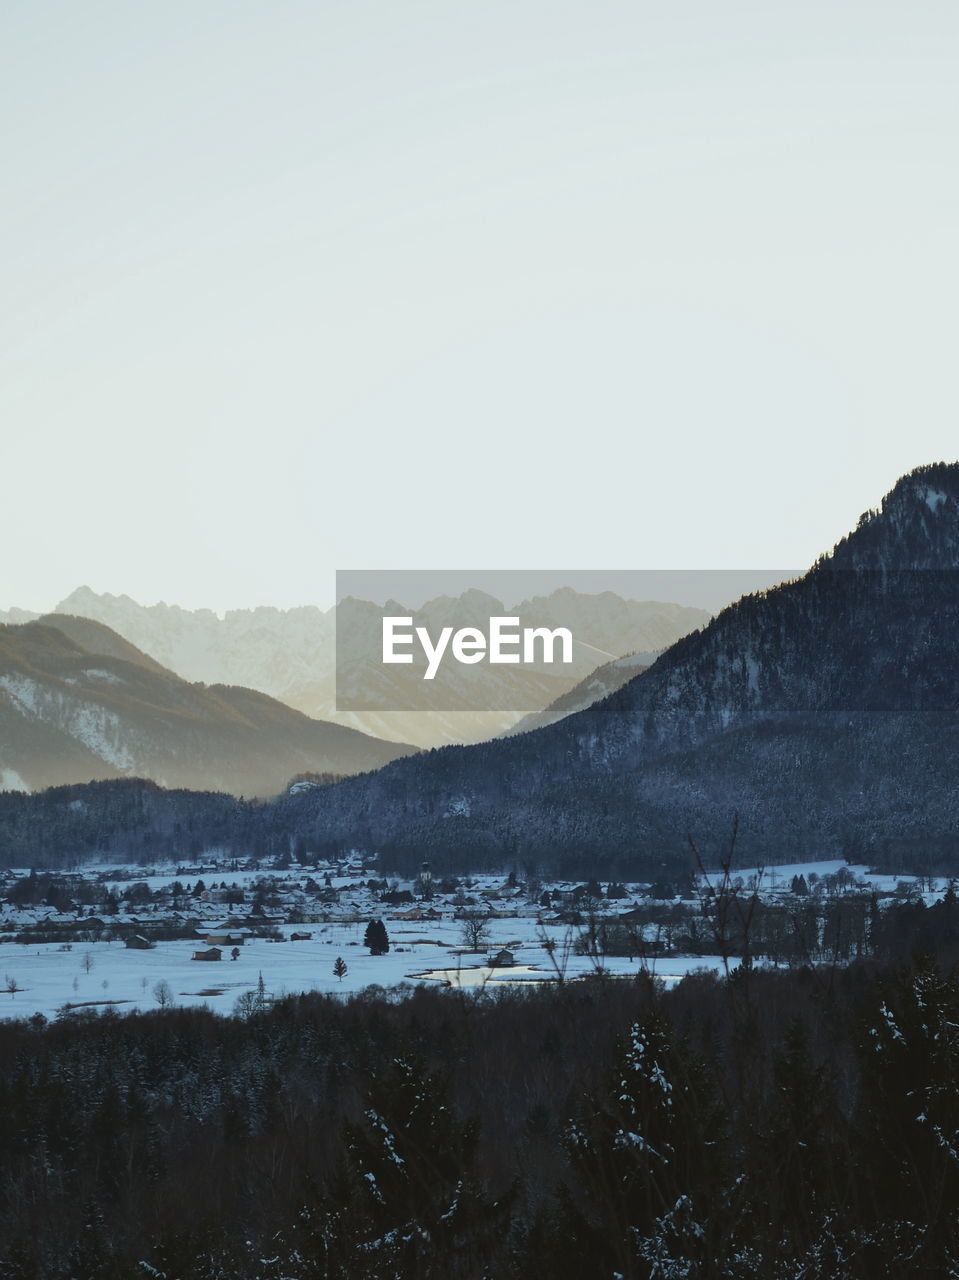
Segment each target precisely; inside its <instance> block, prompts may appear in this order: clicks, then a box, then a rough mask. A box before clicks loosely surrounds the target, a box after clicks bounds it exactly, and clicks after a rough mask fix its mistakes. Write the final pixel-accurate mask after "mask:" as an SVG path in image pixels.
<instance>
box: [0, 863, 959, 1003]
mask: <svg viewBox="0 0 959 1280" xmlns="http://www.w3.org/2000/svg"><path fill="white" fill-rule="evenodd" d="M951 893H952V890H951V888H950V887H949V885H948V883H947V882H946V881H945V880H942V879H937V878H934V877H915V876H912V877H897V876H891V875H876V874H871V873H869V872H868V870H867V868H866V867H851V866H847V865H846V864H845V863H843V862H842V861H838V860H832V861H822V862H817V863H808V864H798V865H794V866H787V867H783V866H779V867H771V868H767V869H761V868H754V869H752V870H748V871H736V872H730V871H728V870H727V871H726V872H723V871H716V872H714V873H703V874H698V875H690V876H688V877H686V879H685V882H683V883H665V882H663V883H658V884H653V885H650V884H638V883H626V884H623V883H616V882H608V883H602V884H601V883H599V882H598V881H595V880H588V881H584V882H570V881H553V880H545V879H540V878H539V877H537V876H535V875H526V876H523V875H520V874H518V873H517V872H516V871H511V872H508V873H506V874H502V873H500V874H495V875H494V874H482V875H476V876H465V877H455V876H436V875H434V873H433V871H432V868H431V866H430V864H429V862H424V863H423V864H422V867H421V870H420V872H419V874H418V875H417V876H416V877H415V878H413V879H408V880H399V879H396V878H393V877H383V876H382V875H380V874H379V869H378V860H377V858H376V857H375V856H374V857H370V856H360V855H359V854H355V855H352V856H348V857H345V858H341V859H339V860H336V861H325V860H321V859H313V860H311V859H309V858H307V859H306V861H305V862H299V861H296V860H294V859H293V858H292V857H289V858H286V857H285V858H283V859H279V860H277V862H276V863H272V864H271V863H270V861H269V860H266V861H262V860H261V861H255V860H249V861H243V860H240V859H236V858H232V857H230V858H225V857H217V856H208V857H207V858H206V859H202V860H199V861H197V863H196V864H195V865H176V866H158V867H149V868H144V867H122V866H105V865H96V864H91V865H87V866H83V867H81V868H78V869H76V870H74V871H71V872H59V871H58V872H55V873H54V872H50V873H47V872H43V871H38V870H31V871H26V870H20V871H17V870H9V871H5V872H2V873H0V1017H6V1018H10V1017H15V1018H24V1017H37V1016H41V1017H45V1018H52V1017H61V1018H62V1017H68V1016H71V1015H76V1014H77V1013H79V1012H81V1011H84V1010H90V1011H98V1012H105V1011H109V1010H115V1011H116V1012H118V1013H122V1012H130V1011H133V1010H135V1009H141V1010H142V1009H149V1008H156V1007H158V1006H159V1007H167V1006H170V1005H174V1004H176V1005H190V1004H194V1005H195V1004H201V1005H206V1006H208V1007H210V1008H211V1009H213V1010H214V1011H216V1012H218V1013H222V1014H230V1013H240V1014H244V1013H247V1014H248V1013H249V1012H250V1011H251V1009H253V1008H256V1007H263V1006H265V1005H266V1004H267V1003H270V1002H272V1001H273V1000H275V999H276V998H279V997H281V996H286V995H294V994H298V993H300V992H307V991H320V992H327V993H330V994H335V995H336V994H339V995H347V994H351V993H356V992H360V991H363V990H366V989H370V988H372V989H374V990H375V991H381V990H383V989H391V990H394V991H396V992H397V993H398V994H401V993H402V992H403V991H404V990H411V989H412V986H413V984H417V983H422V982H426V983H430V984H440V985H443V986H449V987H468V988H476V989H490V990H495V989H497V988H500V987H502V985H503V984H507V983H516V982H554V981H562V980H566V979H569V980H573V979H577V978H584V977H588V976H590V975H593V976H596V975H599V976H601V977H627V976H630V975H633V976H635V975H637V974H640V973H643V972H645V973H648V974H650V975H651V976H653V977H655V978H658V979H660V980H662V981H663V982H664V983H667V984H673V983H675V982H678V981H680V980H681V979H682V977H683V976H684V975H685V974H687V973H689V972H691V971H695V970H703V969H708V970H713V971H715V972H721V971H724V970H725V971H727V972H728V971H729V970H730V969H731V968H734V967H735V966H737V965H739V964H742V963H746V964H752V963H757V964H774V965H789V964H791V965H796V964H803V963H820V964H822V963H833V964H834V963H845V962H848V961H849V960H851V959H854V958H861V957H862V956H863V955H864V954H867V953H869V951H870V950H871V949H873V948H874V946H875V944H876V940H877V937H878V936H879V934H880V933H881V931H882V920H883V909H884V907H885V906H887V905H889V904H892V903H895V904H903V903H905V902H910V901H912V902H917V903H919V904H920V905H922V904H932V903H935V902H937V901H939V900H941V899H942V898H943V895H944V894H951Z"/></svg>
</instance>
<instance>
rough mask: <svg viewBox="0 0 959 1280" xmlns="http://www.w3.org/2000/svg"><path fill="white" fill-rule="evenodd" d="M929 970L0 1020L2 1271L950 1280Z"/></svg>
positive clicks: (951, 1057)
mask: <svg viewBox="0 0 959 1280" xmlns="http://www.w3.org/2000/svg"><path fill="white" fill-rule="evenodd" d="M957 1027H959V982H957V979H956V976H955V974H954V973H952V972H944V971H943V969H942V968H941V967H940V966H938V965H937V964H936V963H935V962H934V961H933V960H931V959H928V958H926V959H918V958H917V959H915V960H912V961H910V962H909V963H908V964H906V965H903V966H900V967H898V968H884V967H879V966H876V965H875V964H874V963H872V962H868V963H859V964H854V965H852V966H850V967H846V968H840V967H835V968H831V969H828V970H814V969H809V968H802V969H795V970H790V971H780V972H774V971H762V970H758V969H749V968H740V969H737V970H735V971H734V972H733V974H732V976H731V977H730V978H729V979H727V980H720V979H717V978H715V977H713V976H711V975H708V974H705V973H699V974H693V975H692V976H690V977H689V978H687V979H686V980H685V981H684V982H682V983H681V984H679V985H678V986H677V987H675V988H674V989H672V990H669V991H665V990H663V989H662V987H661V986H660V985H658V984H657V983H655V982H654V981H651V980H648V979H642V980H639V981H632V980H631V981H614V980H609V979H602V978H600V977H597V978H594V979H591V980H589V981H585V982H576V983H569V984H559V985H556V986H554V987H551V988H544V989H538V990H531V989H528V988H526V989H514V990H506V991H501V992H498V993H497V994H496V996H495V997H494V996H492V995H484V994H480V995H478V996H477V995H475V994H470V993H466V992H459V991H443V990H437V989H429V990H425V989H417V990H413V991H410V992H409V993H408V995H407V997H406V998H405V999H400V1000H397V999H396V998H394V997H391V996H388V995H387V993H385V992H382V991H380V990H378V989H375V988H374V989H371V990H370V991H368V992H367V993H365V994H364V995H361V996H357V997H354V998H352V999H351V1000H349V1001H346V1002H340V1001H338V1000H335V999H333V998H330V997H323V996H318V995H309V996H300V997H297V998H290V999H285V1000H282V1001H279V1002H277V1003H276V1004H275V1005H273V1007H272V1008H268V1009H266V1010H264V1011H262V1012H258V1013H255V1014H254V1015H253V1016H251V1017H249V1018H248V1019H246V1020H236V1019H220V1018H217V1017H215V1016H214V1015H213V1014H211V1013H209V1012H207V1011H205V1010H201V1009H177V1008H171V1009H166V1010H162V1011H157V1012H154V1013H150V1014H138V1015H131V1016H127V1017H119V1016H116V1015H100V1016H95V1015H92V1014H91V1015H89V1016H85V1017H84V1016H77V1015H71V1016H70V1017H66V1018H64V1019H61V1020H58V1021H56V1022H54V1023H51V1024H47V1025H43V1024H42V1019H40V1018H37V1019H34V1020H32V1021H31V1022H22V1023H5V1024H2V1025H0V1160H2V1163H0V1170H2V1172H0V1276H2V1277H3V1278H4V1280H28V1278H29V1280H41V1278H42V1280H67V1278H68V1277H70V1278H71V1280H88V1278H90V1280H92V1278H93V1277H102V1278H104V1280H127V1278H130V1280H132V1278H133V1277H134V1276H135V1277H137V1278H138V1280H140V1278H141V1277H143V1276H153V1277H163V1278H164V1280H178V1278H179V1280H307V1278H308V1277H309V1280H315V1278H317V1277H331V1278H332V1277H337V1278H338V1280H391V1278H392V1277H401V1278H403V1280H407V1278H410V1280H412V1278H413V1277H415V1278H416V1280H480V1277H491V1278H496V1280H499V1278H502V1280H510V1278H511V1277H513V1278H515V1280H527V1278H528V1277H530V1276H538V1275H548V1276H550V1277H555V1278H556V1280H566V1278H568V1280H584V1278H590V1277H597V1278H598V1277H614V1276H617V1275H618V1276H621V1277H623V1278H624V1280H637V1278H640V1277H642V1278H644V1280H645V1278H646V1277H650V1278H651V1277H653V1276H656V1277H664V1276H677V1277H678V1276H682V1277H704V1278H705V1277H736V1278H740V1277H741V1278H742V1280H746V1277H750V1278H753V1277H769V1278H770V1280H773V1278H774V1277H776V1278H779V1277H784V1276H798V1275H808V1276H826V1275H829V1276H840V1275H841V1276H843V1277H850V1278H856V1277H862V1278H863V1280H874V1278H875V1277H877V1276H884V1277H902V1278H903V1280H905V1278H906V1277H909V1280H913V1278H914V1277H922V1276H928V1277H933V1276H935V1277H940V1276H943V1275H948V1274H951V1273H952V1270H953V1269H954V1268H955V1267H956V1265H957V1263H959V1220H957V1216H956V1214H955V1205H956V1204H957V1203H959V1091H957V1089H956V1085H955V1081H956V1079H957V1076H959V1033H957V1030H956V1028H957Z"/></svg>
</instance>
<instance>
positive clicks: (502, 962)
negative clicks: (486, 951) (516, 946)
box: [489, 947, 516, 969]
mask: <svg viewBox="0 0 959 1280" xmlns="http://www.w3.org/2000/svg"><path fill="white" fill-rule="evenodd" d="M515 963H516V960H515V959H514V957H513V953H512V951H507V950H506V948H505V947H504V948H503V949H502V951H497V952H496V954H495V955H492V956H490V957H489V966H490V968H491V969H508V968H510V966H511V965H514V964H515Z"/></svg>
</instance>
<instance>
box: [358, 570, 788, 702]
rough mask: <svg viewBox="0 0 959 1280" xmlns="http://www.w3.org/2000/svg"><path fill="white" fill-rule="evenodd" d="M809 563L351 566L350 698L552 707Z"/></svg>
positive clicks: (644, 662)
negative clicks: (600, 674) (601, 673)
mask: <svg viewBox="0 0 959 1280" xmlns="http://www.w3.org/2000/svg"><path fill="white" fill-rule="evenodd" d="M800 572H801V571H799V570H791V569H790V570H770V569H766V570H738V569H736V570H733V569H728V570H727V569H718V570H698V569H689V570H659V569H638V570H595V571H593V570H574V571H570V572H563V571H561V570H555V569H551V570H525V569H505V570H504V569H500V570H464V571H456V570H422V571H419V570H396V571H388V570H357V569H352V570H343V571H340V572H338V573H337V575H336V710H337V712H338V713H341V712H347V711H355V712H360V711H364V712H395V711H415V712H423V711H439V712H492V713H499V714H502V715H515V714H528V713H532V712H540V711H543V710H544V709H545V708H547V707H549V706H550V705H551V704H552V703H553V702H555V701H556V699H558V698H562V697H564V696H567V695H571V694H573V693H574V692H575V691H576V689H577V687H578V686H579V685H580V684H581V683H582V682H583V681H586V680H588V679H589V677H590V676H591V675H592V673H593V672H596V671H597V668H605V667H606V666H607V665H608V664H611V663H615V662H617V660H620V659H624V658H626V659H628V661H627V663H626V664H625V665H626V667H628V670H629V672H630V673H635V672H638V671H639V670H641V669H642V668H643V667H644V666H648V665H649V664H651V663H652V662H654V661H655V659H656V657H657V655H658V654H659V653H660V652H662V651H663V650H664V649H666V648H668V647H669V646H670V645H672V644H675V642H676V641H677V640H679V639H681V638H682V636H684V635H688V634H689V633H690V632H691V631H696V630H698V629H699V628H700V627H702V626H704V625H705V624H706V623H707V622H708V621H709V620H710V618H711V616H712V615H714V614H715V613H717V612H718V611H719V610H720V609H722V608H724V607H725V606H726V605H727V604H730V603H732V602H733V601H735V600H738V599H739V598H740V597H741V596H743V595H748V594H750V593H752V592H756V591H763V590H767V589H768V588H770V587H774V586H777V585H778V584H779V583H781V582H784V581H788V580H791V579H794V578H796V577H799V576H800ZM620 665H621V666H623V665H624V664H620ZM613 674H614V675H617V674H618V673H613Z"/></svg>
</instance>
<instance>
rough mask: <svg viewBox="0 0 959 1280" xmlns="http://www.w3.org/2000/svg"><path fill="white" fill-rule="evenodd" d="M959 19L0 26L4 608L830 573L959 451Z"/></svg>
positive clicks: (597, 6) (46, 7)
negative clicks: (424, 584) (86, 597)
mask: <svg viewBox="0 0 959 1280" xmlns="http://www.w3.org/2000/svg"><path fill="white" fill-rule="evenodd" d="M957 57H959V7H957V6H956V5H955V4H954V3H951V2H948V3H947V2H946V0H943V2H941V3H931V2H925V3H924V2H923V0H910V2H909V3H905V2H902V3H899V2H896V3H883V0H869V2H868V3H866V2H865V0H862V2H860V0H845V2H844V0H830V2H829V3H820V2H819V0H804V3H801V4H800V3H796V0H762V2H761V3H760V2H759V0H753V2H752V3H726V2H724V0H661V2H660V3H647V2H644V0H629V2H625V0H624V2H622V3H619V2H617V0H590V2H589V3H585V0H583V2H579V3H562V0H549V3H545V2H543V3H540V2H538V0H537V2H535V3H534V2H530V0H482V3H480V2H478V0H477V2H474V3H466V2H465V0H442V2H441V0H349V2H347V0H337V2H335V3H334V2H333V0H329V2H327V0H311V2H310V3H295V2H292V0H290V2H285V0H269V3H266V2H263V3H246V2H243V0H163V2H162V3H153V4H132V3H130V2H129V0H83V2H82V3H78V2H77V0H0V124H2V129H3V141H2V150H0V154H2V164H0V226H2V243H3V252H2V255H0V483H2V499H0V533H2V546H3V569H2V575H0V608H6V607H9V606H11V605H19V606H21V607H25V608H33V609H37V610H43V609H47V608H49V607H51V606H52V605H53V603H54V602H55V601H56V600H57V599H58V598H60V597H61V596H63V595H65V594H66V593H67V592H68V591H69V590H70V589H71V588H73V587H74V586H76V585H78V584H80V583H89V584H90V585H91V586H92V587H93V588H94V589H96V590H98V591H112V592H127V593H129V594H130V595H132V596H134V597H135V598H136V599H138V600H141V601H142V602H144V603H152V602H154V601H155V600H158V599H165V600H167V601H168V602H171V603H173V602H175V603H179V604H182V605H184V606H187V607H197V606H200V605H206V606H209V607H212V608H216V609H222V608H225V607H231V606H244V605H253V604H259V603H263V604H274V605H280V606H289V605H294V604H301V603H316V604H321V605H326V604H329V603H331V602H332V599H333V590H334V584H333V573H334V570H335V569H337V568H341V569H346V568H355V569H380V568H383V569H386V568H398V569H407V568H416V569H447V568H459V567H462V568H485V567H489V566H496V567H504V568H505V567H524V568H525V567H543V568H555V569H564V568H567V567H568V568H570V569H584V568H587V569H595V568H602V567H608V568H610V569H617V568H622V569H627V568H761V567H775V566H778V565H783V564H789V565H804V564H808V563H810V562H811V561H812V560H814V559H815V558H816V556H817V555H818V554H819V553H820V552H822V551H824V550H826V549H828V547H829V546H831V545H832V543H833V542H834V541H835V540H836V539H837V538H838V537H840V536H841V535H842V534H843V533H845V532H846V531H847V530H848V529H849V528H850V527H852V526H853V525H854V524H855V522H856V519H857V518H858V516H859V514H860V512H861V511H863V510H864V509H865V508H866V507H869V506H873V505H875V504H876V503H877V502H878V501H879V499H880V498H881V496H882V494H883V493H884V492H885V491H886V490H887V489H889V488H890V487H891V486H892V484H893V483H894V481H895V480H896V478H897V476H898V475H900V474H901V473H902V472H903V471H905V470H908V469H909V468H911V467H913V466H916V465H918V464H920V463H923V462H930V461H936V460H940V459H947V460H949V459H953V458H955V457H956V456H957V455H959V447H957V430H956V425H957V408H959V403H957V401H959V389H957V374H956V368H957V365H956V355H955V353H956V349H957V339H959V332H957V328H959V326H957V315H956V312H957V299H959V250H957V245H956V228H957V226H959V167H957V165H956V156H957V155H959V75H957Z"/></svg>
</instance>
